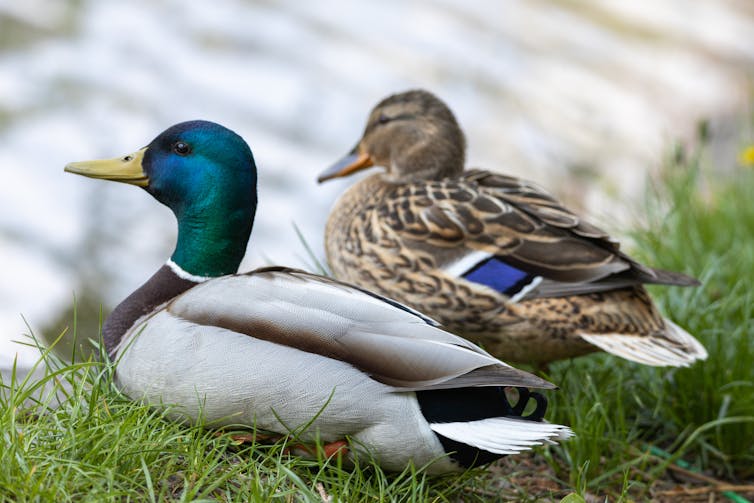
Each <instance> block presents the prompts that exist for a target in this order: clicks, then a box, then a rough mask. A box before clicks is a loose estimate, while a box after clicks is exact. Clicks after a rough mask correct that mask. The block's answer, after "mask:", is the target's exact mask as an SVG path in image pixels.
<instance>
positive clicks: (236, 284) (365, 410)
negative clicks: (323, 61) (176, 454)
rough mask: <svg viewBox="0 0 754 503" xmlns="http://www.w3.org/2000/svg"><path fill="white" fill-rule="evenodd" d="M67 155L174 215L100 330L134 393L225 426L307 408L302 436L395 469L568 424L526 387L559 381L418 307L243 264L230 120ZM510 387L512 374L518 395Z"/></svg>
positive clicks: (555, 434) (471, 457)
mask: <svg viewBox="0 0 754 503" xmlns="http://www.w3.org/2000/svg"><path fill="white" fill-rule="evenodd" d="M65 169H66V171H69V172H71V173H77V174H80V175H84V176H88V177H92V178H103V179H107V180H114V181H118V182H125V183H129V184H133V185H138V186H140V187H143V188H144V189H146V191H147V192H148V193H149V194H151V195H152V196H153V197H155V198H156V199H157V200H158V201H160V202H161V203H163V204H165V205H166V206H168V207H169V208H170V209H171V210H173V212H174V213H175V216H176V218H177V220H178V243H177V245H176V248H175V251H174V252H173V255H172V256H171V257H170V259H169V260H168V261H167V263H166V264H165V265H163V266H162V267H161V268H160V269H159V270H158V271H157V272H156V273H155V274H154V275H153V276H152V277H151V278H150V279H149V280H148V281H147V282H146V283H145V284H144V285H143V286H142V287H140V288H139V289H138V290H136V291H135V292H134V293H132V294H131V295H130V296H129V297H128V298H127V299H126V300H125V301H123V302H122V303H121V304H120V305H119V306H118V307H117V308H116V309H115V310H114V311H113V313H112V314H111V315H110V316H109V317H108V318H107V320H106V321H105V324H104V326H103V329H102V330H103V337H104V343H105V348H106V349H107V352H108V354H109V355H110V357H111V358H112V359H113V360H114V361H116V362H117V368H116V382H117V384H118V386H119V387H120V388H121V389H122V390H123V391H124V392H125V393H126V394H127V395H128V396H130V397H132V398H135V399H143V400H145V401H146V402H147V403H151V404H155V405H159V404H173V405H175V406H177V407H178V410H180V412H181V414H182V415H181V417H188V418H189V419H191V420H196V419H197V418H199V416H201V417H202V418H203V420H204V421H205V422H207V423H211V424H213V425H217V426H222V425H230V424H232V425H249V426H252V425H253V426H256V427H257V428H259V429H262V430H267V431H270V432H276V433H280V434H287V433H288V432H289V431H290V430H292V429H296V428H299V427H301V426H302V425H306V424H308V423H309V422H310V421H311V426H310V427H309V428H308V429H307V430H306V431H305V432H303V433H301V435H300V436H299V438H300V439H301V440H304V441H313V440H315V439H317V438H318V439H321V440H322V441H324V442H329V443H331V445H337V444H339V443H342V441H343V439H346V438H348V439H350V440H352V443H351V452H349V453H348V454H346V456H354V455H357V454H364V453H366V452H368V453H370V454H371V455H374V457H375V458H376V459H377V460H378V461H379V462H380V463H381V465H382V466H383V467H385V468H387V469H392V470H402V469H403V468H404V467H405V466H406V465H407V463H409V462H413V463H415V464H416V465H424V464H426V463H430V462H433V461H435V463H434V464H433V465H432V467H431V471H433V472H444V471H449V470H454V469H459V468H463V467H467V466H472V465H475V464H479V463H483V462H488V461H490V460H492V459H495V458H498V457H500V456H502V455H504V454H510V453H515V452H520V451H523V450H527V449H529V448H531V446H533V445H539V444H542V443H543V442H548V441H552V440H554V439H556V438H562V437H564V436H567V435H568V434H569V430H568V428H566V427H564V426H559V425H552V424H548V423H544V422H541V419H542V414H543V413H544V409H545V408H546V402H545V401H544V398H543V397H542V396H541V395H538V394H536V393H530V392H529V391H528V390H527V389H526V388H527V387H534V388H552V387H553V386H552V385H551V384H550V383H548V382H547V381H544V380H542V379H540V378H538V377H536V376H534V375H531V374H528V373H526V372H523V371H520V370H517V369H514V368H513V367H510V366H509V365H506V364H505V363H503V362H501V361H499V360H497V359H495V358H493V357H491V356H490V355H489V354H488V353H486V352H484V351H483V350H481V349H480V348H478V347H476V346H474V345H473V344H471V343H469V342H467V341H466V340H465V339H461V338H460V337H456V336H454V335H452V334H449V333H447V332H444V331H443V330H441V329H440V328H438V326H437V324H436V323H435V322H433V321H432V320H430V319H428V318H427V317H425V316H423V315H421V314H419V313H418V312H416V311H413V310H412V309H409V308H407V307H404V306H402V305H400V304H397V303H396V302H393V301H391V300H388V299H385V298H382V297H380V296H378V295H375V294H372V293H370V292H368V291H365V290H361V289H359V288H356V287H353V286H350V285H347V284H345V283H341V282H338V281H335V280H333V279H330V278H326V277H322V276H316V275H314V274H309V273H306V272H303V271H297V270H293V269H287V268H283V267H269V268H264V269H258V270H256V271H253V272H250V273H246V274H236V270H237V268H238V265H239V263H240V262H241V259H242V257H243V255H244V253H245V250H246V243H247V241H248V239H249V234H250V232H251V227H252V222H253V220H254V213H255V211H256V205H257V196H256V178H257V176H256V166H255V164H254V158H253V157H252V153H251V150H250V149H249V146H248V145H247V144H246V142H245V141H244V140H243V139H242V138H241V137H240V136H238V135H237V134H235V133H233V132H232V131H230V130H228V129H226V128H224V127H222V126H220V125H218V124H214V123H211V122H204V121H193V122H184V123H181V124H177V125H175V126H173V127H171V128H169V129H168V130H166V131H165V132H163V133H162V134H160V135H159V136H158V137H157V138H155V139H154V140H153V141H152V142H151V143H150V144H149V145H148V146H147V147H145V148H143V149H141V150H139V151H137V152H135V153H133V154H129V155H126V156H124V157H120V158H117V159H109V160H100V161H88V162H77V163H71V164H69V165H68V166H66V168H65ZM501 386H514V387H518V391H519V400H518V402H517V404H516V405H515V406H513V405H511V404H510V403H509V402H508V401H507V398H506V396H505V394H504V392H503V390H502V388H500V387H501ZM529 398H534V400H535V402H536V407H535V410H534V412H533V413H531V414H529V415H528V416H526V417H523V409H524V407H525V406H526V405H527V402H528V399H529ZM527 419H528V420H527ZM451 452H452V454H450V456H446V453H451Z"/></svg>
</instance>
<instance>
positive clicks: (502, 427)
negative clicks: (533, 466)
mask: <svg viewBox="0 0 754 503" xmlns="http://www.w3.org/2000/svg"><path fill="white" fill-rule="evenodd" d="M429 427H430V428H432V431H434V432H436V433H439V434H440V435H442V436H444V437H447V438H449V439H451V440H455V441H457V442H462V443H464V444H466V445H470V446H472V447H476V448H477V449H483V450H485V451H488V452H492V453H494V454H516V453H518V452H522V451H528V450H529V449H531V448H532V447H534V446H535V445H544V444H554V443H555V441H556V440H565V439H567V438H569V437H571V436H573V432H572V431H571V429H570V428H568V427H567V426H561V425H559V424H550V423H540V422H536V421H526V420H523V419H510V418H507V417H491V418H487V419H480V420H478V421H465V422H455V423H432V424H430V425H429Z"/></svg>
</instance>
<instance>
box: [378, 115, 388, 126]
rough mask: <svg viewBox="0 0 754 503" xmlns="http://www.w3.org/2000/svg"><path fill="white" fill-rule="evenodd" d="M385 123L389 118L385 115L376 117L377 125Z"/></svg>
mask: <svg viewBox="0 0 754 503" xmlns="http://www.w3.org/2000/svg"><path fill="white" fill-rule="evenodd" d="M386 122H390V117H388V116H387V115H385V114H380V116H379V117H377V124H385V123H386Z"/></svg>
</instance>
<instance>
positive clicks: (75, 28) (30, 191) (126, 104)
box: [0, 0, 754, 367]
mask: <svg viewBox="0 0 754 503" xmlns="http://www.w3.org/2000/svg"><path fill="white" fill-rule="evenodd" d="M753 76H754V2H751V1H749V0H697V1H693V0H692V1H688V0H640V1H639V0H637V1H631V2H627V1H622V0H605V1H596V0H595V1H583V2H577V1H572V0H563V1H546V0H528V1H523V0H521V1H499V0H489V1H467V0H459V1H452V0H444V1H431V2H430V1H400V0H389V1H383V2H369V1H366V0H364V1H314V2H299V1H296V0H287V1H278V2H273V1H251V0H249V1H242V0H219V1H215V2H211V3H210V2H186V1H178V0H135V1H131V2H120V1H117V0H79V1H70V2H62V1H58V0H24V1H17V0H0V180H1V183H0V278H2V279H1V280H0V367H4V366H5V367H7V366H8V364H9V362H10V361H11V360H12V358H13V357H14V356H15V355H16V354H18V357H19V361H20V362H21V363H22V364H24V365H28V364H29V363H31V362H33V361H34V359H35V358H36V356H35V351H34V350H32V349H30V348H24V347H21V346H18V345H17V344H14V343H12V342H11V341H12V340H19V339H23V334H26V333H29V328H27V327H26V325H25V323H24V321H23V318H22V315H23V317H25V319H26V320H27V321H28V323H29V325H30V327H31V328H32V329H33V330H34V331H35V333H37V334H46V335H48V336H49V335H50V334H52V335H54V334H57V333H59V332H60V331H61V330H62V328H63V327H64V326H66V324H69V322H70V321H69V320H70V315H69V314H68V313H69V311H70V310H71V308H72V305H73V297H74V294H75V295H76V296H77V298H78V299H79V300H80V302H81V304H83V305H82V312H81V313H80V320H81V321H82V326H84V327H88V328H86V330H84V331H85V332H86V333H85V334H83V335H86V336H90V335H94V334H92V333H91V330H92V329H91V326H92V322H96V306H97V305H99V303H102V304H104V309H105V312H109V309H111V307H112V306H114V305H115V304H116V303H117V302H118V301H119V300H120V299H122V298H123V297H124V296H125V295H127V294H128V293H129V292H130V291H132V290H133V289H134V288H136V287H137V286H138V285H139V284H141V282H143V281H144V280H145V279H146V278H147V277H148V276H149V275H150V274H151V273H152V272H153V271H154V270H155V269H157V268H158V267H159V266H160V264H161V263H162V262H163V261H164V260H165V259H166V257H167V256H168V254H169V252H170V251H171V249H172V246H173V239H174V233H175V230H174V222H173V219H172V216H171V214H170V212H169V210H167V209H165V208H163V207H161V206H159V205H158V204H157V203H155V202H154V201H153V200H152V199H151V198H149V197H148V196H147V195H146V194H144V193H142V192H141V191H139V190H136V189H135V188H134V187H130V186H126V185H119V184H113V183H106V182H99V181H95V180H88V179H84V178H81V177H75V176H72V175H68V174H64V173H63V166H64V165H65V164H66V163H67V162H69V161H73V160H83V159H90V158H97V157H113V156H116V155H121V154H125V153H128V152H131V151H133V150H136V149H138V148H140V147H142V146H144V145H145V144H146V143H148V142H149V141H150V140H151V139H152V138H153V137H154V136H156V135H157V134H158V133H159V132H160V131H162V130H163V129H164V128H166V127H167V126H169V125H172V124H173V123H175V122H179V121H183V120H188V119H195V118H204V119H210V120H213V121H216V122H220V123H222V124H224V125H226V126H228V127H230V128H231V129H233V130H235V131H237V132H238V133H240V134H241V135H242V136H244V137H245V138H246V140H247V141H248V142H249V143H250V145H251V147H252V149H253V151H254V154H255V157H256V161H257V164H258V167H259V171H260V183H259V191H260V205H259V210H258V212H257V221H256V225H255V228H254V233H253V236H252V244H251V246H250V247H249V250H248V253H247V257H246V260H245V261H244V263H243V266H242V267H243V268H244V269H250V268H252V267H255V266H258V265H264V264H268V263H278V264H287V265H291V266H299V267H302V266H303V267H310V265H311V262H310V261H309V259H308V258H307V256H306V253H305V251H304V247H303V245H302V244H301V243H300V241H299V240H298V238H297V237H296V233H295V231H294V228H293V224H292V223H293V222H295V223H296V224H297V225H298V226H299V227H300V228H301V230H302V232H303V233H304V235H305V237H306V239H307V241H308V242H309V243H310V245H311V246H312V248H313V249H314V250H315V252H316V253H317V254H318V255H319V256H322V255H323V252H322V230H323V226H324V222H325V219H326V216H327V212H328V210H329V208H330V206H331V205H332V203H333V201H334V199H335V198H336V196H337V195H338V194H339V193H340V192H341V191H342V190H343V189H344V188H345V187H346V186H347V185H349V184H350V183H352V182H353V181H352V180H345V181H336V182H331V183H328V184H326V185H324V186H321V187H320V186H317V185H316V183H315V178H316V175H317V173H318V172H319V171H321V170H322V169H323V168H325V167H326V166H327V165H328V164H329V163H331V162H332V161H334V160H336V159H337V158H338V157H339V156H340V155H342V154H343V153H345V152H346V151H348V150H349V149H350V148H351V147H352V146H353V144H354V143H355V141H356V140H357V139H358V137H359V135H360V134H361V131H362V128H363V125H364V120H365V118H366V114H367V112H368V111H369V109H370V108H371V107H372V106H373V105H374V104H375V103H376V102H377V101H378V100H379V99H381V98H382V97H384V96H385V95H387V94H390V93H393V92H398V91H402V90H406V89H408V88H413V87H424V88H427V89H429V90H431V91H433V92H435V93H436V94H438V95H439V96H440V97H442V98H443V99H445V100H446V101H447V102H448V103H449V104H450V105H451V107H452V108H453V110H454V111H455V113H456V115H457V117H458V119H459V120H460V122H461V123H462V125H463V126H464V128H465V130H466V133H467V139H468V143H469V162H470V164H472V165H478V166H484V167H486V168H490V169H496V170H501V171H505V172H508V173H512V174H515V175H518V176H522V177H526V178H529V179H533V180H535V181H538V182H540V183H541V184H542V185H545V186H546V187H548V188H549V189H551V190H552V191H554V192H555V193H557V194H559V195H560V196H562V197H564V198H566V199H567V200H568V201H569V202H570V203H571V204H573V205H574V206H576V207H579V208H581V209H583V211H584V212H586V213H588V214H590V215H592V217H593V219H594V220H595V221H597V222H599V223H601V224H602V225H604V226H606V227H608V228H610V229H611V230H613V231H614V232H615V233H616V234H618V235H620V233H621V229H622V227H621V225H628V224H630V223H631V222H633V221H636V220H637V219H639V220H640V218H641V205H640V201H641V198H642V197H643V194H644V191H645V186H646V185H645V184H646V176H647V175H648V174H649V173H651V172H653V171H654V170H657V169H658V168H659V166H660V165H661V161H662V159H663V158H665V157H666V156H667V155H668V154H669V152H670V151H671V150H672V148H673V146H674V145H675V144H676V143H677V142H688V141H692V140H693V138H694V132H695V130H696V128H697V125H698V124H699V121H701V120H708V121H709V123H710V125H711V132H712V141H713V145H712V152H713V155H715V156H716V161H717V165H718V166H720V169H721V170H724V169H728V168H730V167H731V166H734V164H735V162H734V156H735V152H736V148H737V146H740V145H742V144H743V143H744V142H745V141H747V140H751V131H750V130H747V129H746V128H745V127H742V124H744V119H745V117H746V116H747V115H748V116H751V104H752V99H751V98H752V77H753ZM747 131H748V133H747ZM746 134H748V135H749V138H748V139H747V138H746V137H742V135H743V136H746Z"/></svg>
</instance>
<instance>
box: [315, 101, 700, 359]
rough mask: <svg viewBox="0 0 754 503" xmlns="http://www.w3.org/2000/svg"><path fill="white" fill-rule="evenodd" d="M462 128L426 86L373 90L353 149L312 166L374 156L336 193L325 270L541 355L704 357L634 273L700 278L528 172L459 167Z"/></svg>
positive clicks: (451, 325) (528, 354)
mask: <svg viewBox="0 0 754 503" xmlns="http://www.w3.org/2000/svg"><path fill="white" fill-rule="evenodd" d="M464 156H465V141H464V136H463V132H462V131H461V129H460V127H459V126H458V123H457V122H456V120H455V117H454V116H453V113H452V112H451V111H450V110H449V109H448V107H447V106H446V105H445V104H444V103H443V102H442V101H440V100H439V99H437V98H436V97H435V96H434V95H432V94H430V93H428V92H426V91H421V90H417V91H409V92H405V93H402V94H396V95H393V96H390V97H388V98H386V99H384V100H382V101H381V102H380V103H379V104H378V105H377V106H376V107H375V108H374V109H373V110H372V113H371V114H370V115H369V119H368V121H367V126H366V129H365V131H364V135H363V136H362V138H361V140H360V141H359V143H358V145H357V146H356V147H355V148H354V149H353V151H352V152H351V153H350V154H349V155H347V156H346V157H344V158H343V159H342V160H341V161H339V162H338V163H336V164H334V165H333V166H332V167H331V168H330V169H328V170H326V171H325V172H324V173H322V174H321V175H320V177H319V181H320V182H322V181H324V180H328V179H330V178H334V177H340V176H346V175H349V174H351V173H354V172H356V171H359V170H361V169H364V168H367V167H369V166H372V165H377V166H383V167H384V168H385V171H384V172H381V173H377V174H374V175H372V176H370V177H368V178H366V179H364V180H362V181H360V182H358V183H357V184H355V185H354V186H353V187H351V188H350V189H349V190H348V191H347V192H345V193H344V194H343V195H342V196H341V197H340V199H339V200H338V202H337V203H336V204H335V207H334V208H333V210H332V212H331V213H330V217H329V220H328V222H327V229H326V232H325V245H326V248H327V259H328V262H329V264H330V267H331V269H332V271H333V273H334V274H335V277H336V278H338V279H340V280H343V281H349V282H352V283H354V284H357V285H359V286H362V287H364V288H368V289H370V290H373V291H375V292H379V293H381V294H382V295H386V296H388V297H391V298H393V299H396V300H397V301H398V302H402V303H404V304H406V305H409V306H412V307H413V308H415V309H418V310H420V311H422V312H425V313H427V314H429V315H430V316H432V317H434V318H435V319H437V320H439V321H440V322H441V323H442V324H444V325H445V326H446V327H447V328H448V329H449V330H451V331H453V332H456V333H459V334H461V335H464V336H465V337H467V338H469V339H471V340H473V341H475V342H478V343H481V344H482V345H483V346H484V347H485V348H486V349H487V350H488V351H490V352H491V353H492V354H494V355H496V356H498V357H501V358H505V359H509V360H512V361H517V362H526V363H539V364H545V363H547V362H550V361H553V360H557V359H561V358H569V357H574V356H578V355H582V354H585V353H589V352H591V351H596V350H598V349H602V350H604V351H607V352H610V353H613V354H616V355H618V356H621V357H623V358H627V359H629V360H633V361H636V362H639V363H644V364H647V365H673V366H686V365H689V364H691V363H692V362H694V361H695V360H699V359H704V358H706V357H707V352H706V351H705V349H704V347H702V345H701V344H699V342H697V341H696V340H695V339H694V338H693V337H692V336H691V335H689V334H687V333H686V332H685V331H683V330H682V329H681V328H680V327H678V326H677V325H675V324H673V323H672V322H671V321H669V320H667V319H663V317H662V316H661V315H660V313H659V312H658V311H657V309H656V308H655V306H654V305H653V304H652V301H651V299H650V298H649V295H648V294H647V292H646V290H645V289H644V287H643V286H642V284H643V283H659V284H668V285H696V284H698V282H697V281H696V280H694V279H693V278H690V277H688V276H684V275H682V274H677V273H672V272H667V271H661V270H658V269H652V268H649V267H646V266H644V265H641V264H639V263H638V262H636V261H634V260H632V259H631V258H630V257H628V256H627V255H626V254H625V253H623V252H621V251H620V250H619V248H618V244H617V243H616V242H615V241H614V240H612V239H610V237H609V236H608V235H607V234H606V233H605V232H604V231H602V230H600V229H598V228H597V227H595V226H594V225H592V224H589V223H588V222H585V221H584V220H583V219H581V218H579V217H578V216H576V215H575V214H573V213H572V212H571V211H569V210H568V209H566V208H564V207H563V206H562V205H561V204H560V202H558V200H557V199H555V198H554V197H553V196H552V195H550V194H549V193H547V192H546V191H544V190H542V189H541V188H539V187H537V186H536V185H534V184H532V183H529V182H526V181H522V180H519V179H516V178H513V177H510V176H505V175H501V174H495V173H490V172H489V171H482V170H478V169H474V170H470V171H464Z"/></svg>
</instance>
